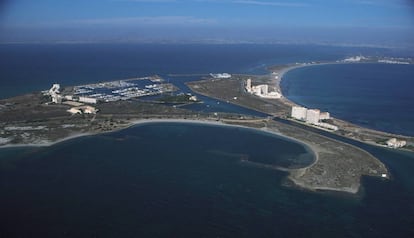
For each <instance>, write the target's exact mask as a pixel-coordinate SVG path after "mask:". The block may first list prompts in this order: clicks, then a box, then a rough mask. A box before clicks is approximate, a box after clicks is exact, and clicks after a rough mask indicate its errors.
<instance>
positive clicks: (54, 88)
mask: <svg viewBox="0 0 414 238" xmlns="http://www.w3.org/2000/svg"><path fill="white" fill-rule="evenodd" d="M59 90H60V84H57V83H55V84H53V85H52V87H51V88H50V89H49V95H51V96H52V95H53V94H59V93H60V91H59Z"/></svg>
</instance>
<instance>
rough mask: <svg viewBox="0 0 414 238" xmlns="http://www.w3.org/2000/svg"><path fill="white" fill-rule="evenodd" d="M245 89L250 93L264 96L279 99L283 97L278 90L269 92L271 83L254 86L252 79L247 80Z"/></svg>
mask: <svg viewBox="0 0 414 238" xmlns="http://www.w3.org/2000/svg"><path fill="white" fill-rule="evenodd" d="M245 89H246V91H247V92H248V93H251V94H254V95H257V96H259V97H262V98H271V99H278V98H281V97H282V95H281V94H280V93H278V92H276V91H272V92H269V85H267V84H260V85H256V86H252V80H251V79H247V80H246V86H245Z"/></svg>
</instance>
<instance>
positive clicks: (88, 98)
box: [79, 97, 98, 104]
mask: <svg viewBox="0 0 414 238" xmlns="http://www.w3.org/2000/svg"><path fill="white" fill-rule="evenodd" d="M79 102H84V103H92V104H96V103H98V100H97V99H96V98H90V97H79Z"/></svg>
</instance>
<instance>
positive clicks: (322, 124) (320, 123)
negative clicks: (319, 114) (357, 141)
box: [316, 122, 339, 131]
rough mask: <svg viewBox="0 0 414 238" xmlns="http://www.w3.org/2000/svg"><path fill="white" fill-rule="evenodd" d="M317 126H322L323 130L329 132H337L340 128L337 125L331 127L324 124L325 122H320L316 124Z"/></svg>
mask: <svg viewBox="0 0 414 238" xmlns="http://www.w3.org/2000/svg"><path fill="white" fill-rule="evenodd" d="M316 125H317V126H320V127H322V128H326V129H329V130H333V131H337V130H338V129H339V128H338V127H337V126H335V125H331V124H329V123H324V122H319V123H318V124H316Z"/></svg>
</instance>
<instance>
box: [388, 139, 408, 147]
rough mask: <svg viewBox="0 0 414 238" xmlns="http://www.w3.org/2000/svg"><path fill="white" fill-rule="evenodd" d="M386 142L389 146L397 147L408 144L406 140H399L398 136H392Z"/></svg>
mask: <svg viewBox="0 0 414 238" xmlns="http://www.w3.org/2000/svg"><path fill="white" fill-rule="evenodd" d="M386 144H387V146H388V147H391V148H394V149H397V148H401V147H404V146H405V145H406V144H407V142H406V141H405V140H397V138H391V139H389V140H387V142H386Z"/></svg>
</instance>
